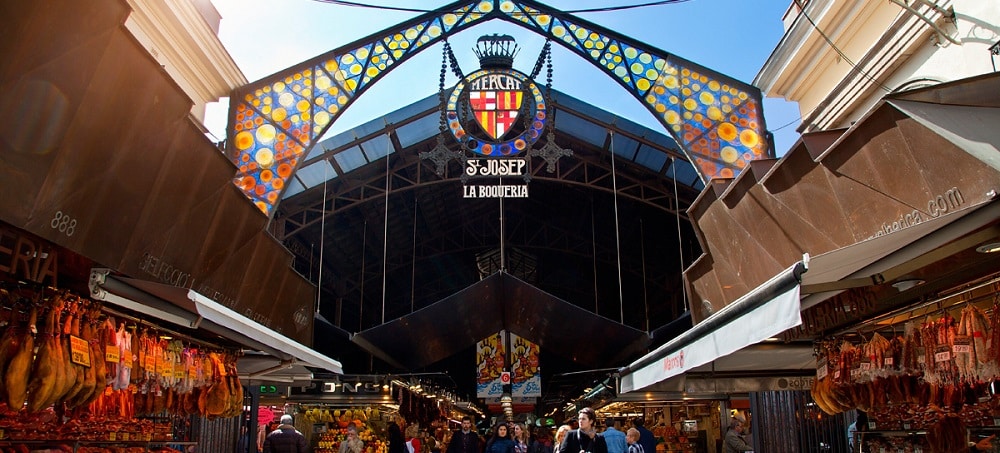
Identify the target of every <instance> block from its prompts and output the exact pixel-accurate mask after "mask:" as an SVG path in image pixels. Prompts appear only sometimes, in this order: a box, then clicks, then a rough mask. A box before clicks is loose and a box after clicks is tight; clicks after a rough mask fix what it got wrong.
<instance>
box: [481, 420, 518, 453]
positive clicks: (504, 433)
mask: <svg viewBox="0 0 1000 453" xmlns="http://www.w3.org/2000/svg"><path fill="white" fill-rule="evenodd" d="M509 431H510V430H509V429H508V428H507V423H506V422H500V423H497V424H496V426H494V427H493V435H492V436H491V437H490V440H488V441H486V450H485V453H514V440H513V439H511V438H510V434H509Z"/></svg>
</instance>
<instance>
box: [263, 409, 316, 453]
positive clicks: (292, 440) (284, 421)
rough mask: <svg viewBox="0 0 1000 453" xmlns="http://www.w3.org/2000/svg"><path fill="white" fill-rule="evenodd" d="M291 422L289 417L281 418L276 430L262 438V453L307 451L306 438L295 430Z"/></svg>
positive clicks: (283, 416) (304, 452)
mask: <svg viewBox="0 0 1000 453" xmlns="http://www.w3.org/2000/svg"><path fill="white" fill-rule="evenodd" d="M292 422H293V419H292V416H291V415H288V414H285V415H282V416H281V424H280V425H278V429H275V430H274V431H271V434H268V435H267V437H266V438H264V453H306V452H308V451H309V446H308V445H307V444H306V436H303V435H302V433H300V432H299V431H298V430H297V429H295V426H292Z"/></svg>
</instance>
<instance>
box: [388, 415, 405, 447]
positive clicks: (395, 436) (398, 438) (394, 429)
mask: <svg viewBox="0 0 1000 453" xmlns="http://www.w3.org/2000/svg"><path fill="white" fill-rule="evenodd" d="M386 437H388V440H389V453H407V452H406V445H405V444H406V439H404V438H403V430H402V429H400V428H399V425H398V424H396V422H394V421H392V422H389V425H388V426H387V427H386Z"/></svg>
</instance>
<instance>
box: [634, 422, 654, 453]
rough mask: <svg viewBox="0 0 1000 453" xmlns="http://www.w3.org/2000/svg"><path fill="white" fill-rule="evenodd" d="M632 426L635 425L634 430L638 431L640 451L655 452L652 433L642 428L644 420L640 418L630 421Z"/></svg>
mask: <svg viewBox="0 0 1000 453" xmlns="http://www.w3.org/2000/svg"><path fill="white" fill-rule="evenodd" d="M632 424H633V425H635V429H636V430H638V431H639V445H642V450H643V451H644V452H646V453H655V452H656V436H654V435H653V432H652V431H650V430H648V429H646V427H645V426H644V425H645V423H644V420H643V419H642V418H637V419H635V420H632Z"/></svg>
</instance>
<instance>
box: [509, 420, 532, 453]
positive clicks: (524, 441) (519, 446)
mask: <svg viewBox="0 0 1000 453" xmlns="http://www.w3.org/2000/svg"><path fill="white" fill-rule="evenodd" d="M513 440H514V453H528V447H529V446H530V445H531V444H530V442H529V440H528V431H527V430H525V429H524V425H522V424H520V423H515V424H514V438H513Z"/></svg>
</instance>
